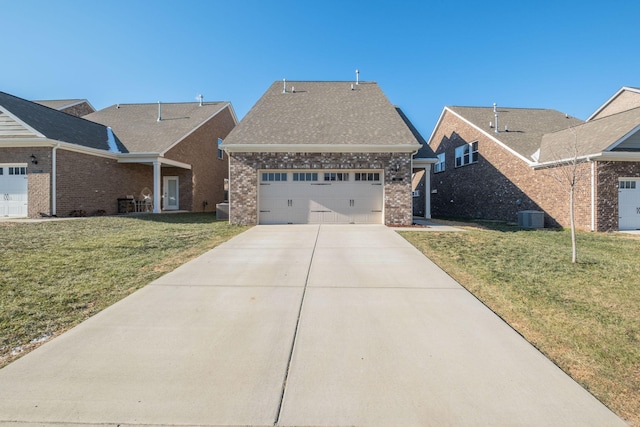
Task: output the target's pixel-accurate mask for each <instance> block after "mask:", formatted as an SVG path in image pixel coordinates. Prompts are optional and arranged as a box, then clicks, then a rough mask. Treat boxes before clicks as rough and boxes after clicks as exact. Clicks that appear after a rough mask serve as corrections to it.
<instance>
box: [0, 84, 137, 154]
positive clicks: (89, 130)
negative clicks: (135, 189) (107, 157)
mask: <svg viewBox="0 0 640 427" xmlns="http://www.w3.org/2000/svg"><path fill="white" fill-rule="evenodd" d="M0 105H1V106H2V107H3V108H5V109H6V110H8V111H9V112H11V114H13V115H14V116H16V117H17V118H18V119H20V120H21V121H23V122H24V123H26V124H27V125H29V126H31V127H32V128H34V129H35V130H37V131H38V132H40V133H41V134H43V135H44V136H46V137H47V138H49V139H52V140H56V141H61V142H68V143H71V144H76V145H81V146H84V147H89V148H96V149H99V150H106V151H109V143H108V132H107V128H106V126H103V125H101V124H98V123H94V122H91V121H88V120H85V119H82V118H80V117H75V116H72V115H69V114H66V113H63V112H61V111H57V110H55V109H52V108H49V107H45V106H43V105H40V104H36V103H35V102H31V101H27V100H26V99H22V98H18V97H17V96H13V95H9V94H8V93H4V92H0ZM115 143H116V146H117V148H118V150H120V152H122V153H126V152H127V149H126V148H125V147H124V145H122V143H121V142H120V140H119V139H118V137H117V136H115Z"/></svg>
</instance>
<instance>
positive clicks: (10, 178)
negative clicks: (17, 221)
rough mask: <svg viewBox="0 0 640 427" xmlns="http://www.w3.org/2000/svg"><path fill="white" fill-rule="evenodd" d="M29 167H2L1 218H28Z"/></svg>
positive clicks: (0, 173)
mask: <svg viewBox="0 0 640 427" xmlns="http://www.w3.org/2000/svg"><path fill="white" fill-rule="evenodd" d="M27 188H28V187H27V167H26V166H23V165H0V217H23V216H27V213H28V211H27V208H28V204H27Z"/></svg>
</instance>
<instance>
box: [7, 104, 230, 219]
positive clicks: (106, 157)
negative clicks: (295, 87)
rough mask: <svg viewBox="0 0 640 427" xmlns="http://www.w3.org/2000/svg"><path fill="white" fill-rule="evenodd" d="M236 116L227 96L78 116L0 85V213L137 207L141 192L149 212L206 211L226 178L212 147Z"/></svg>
mask: <svg viewBox="0 0 640 427" xmlns="http://www.w3.org/2000/svg"><path fill="white" fill-rule="evenodd" d="M159 110H160V112H161V113H162V116H161V117H159V115H158V111H159ZM236 123H237V119H236V117H235V113H234V112H233V109H232V107H231V104H230V103H228V102H214V103H202V102H201V103H197V102H196V103H181V104H160V106H159V105H157V104H137V105H128V104H127V105H114V106H112V107H108V108H106V109H104V110H101V111H97V112H93V113H90V114H89V115H87V116H85V118H80V117H76V116H74V115H70V114H67V113H64V112H61V111H58V110H56V109H53V108H49V107H46V106H43V105H41V104H38V103H34V102H30V101H27V100H24V99H21V98H18V97H16V96H13V95H9V94H6V93H2V92H0V193H1V194H4V197H2V198H0V216H5V217H6V216H11V217H40V216H68V215H71V214H74V215H94V214H115V213H118V212H122V211H130V210H139V208H142V206H141V205H140V204H139V203H134V200H135V199H138V200H140V199H141V197H142V196H147V200H146V201H147V202H148V204H147V205H146V206H144V208H145V209H149V210H150V211H153V212H160V211H162V210H177V209H180V210H189V211H213V210H214V209H215V204H216V203H218V202H221V201H223V199H224V189H223V186H224V178H226V176H227V161H226V159H224V158H222V157H223V156H222V151H221V150H219V149H218V144H219V141H220V140H221V139H222V138H224V137H226V136H227V134H228V133H229V132H230V131H231V129H232V128H233V127H234V126H235V124H236ZM119 133H120V134H122V136H120V135H119ZM143 193H144V194H143ZM158 195H160V197H158ZM131 197H133V200H132V199H131Z"/></svg>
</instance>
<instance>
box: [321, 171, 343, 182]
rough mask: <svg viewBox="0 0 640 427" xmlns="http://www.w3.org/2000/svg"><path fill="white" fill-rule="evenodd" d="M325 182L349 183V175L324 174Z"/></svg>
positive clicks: (337, 173) (341, 173) (338, 173)
mask: <svg viewBox="0 0 640 427" xmlns="http://www.w3.org/2000/svg"><path fill="white" fill-rule="evenodd" d="M324 180H325V181H349V174H348V173H343V172H325V174H324Z"/></svg>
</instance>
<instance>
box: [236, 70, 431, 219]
mask: <svg viewBox="0 0 640 427" xmlns="http://www.w3.org/2000/svg"><path fill="white" fill-rule="evenodd" d="M407 123H408V120H407V119H406V117H404V116H403V115H401V114H400V113H399V110H398V109H397V108H396V107H394V106H392V105H391V104H390V103H389V101H388V100H387V98H386V96H385V95H384V93H383V92H382V90H381V89H380V87H379V86H378V85H377V84H376V83H370V82H367V83H357V82H356V83H351V82H308V81H295V82H278V81H277V82H275V83H273V84H272V85H271V87H270V88H269V89H268V90H267V91H266V93H265V94H264V95H263V96H262V97H261V98H260V100H258V102H257V103H256V104H255V106H254V107H253V108H252V109H251V111H249V113H248V114H247V115H246V117H245V118H244V119H243V120H242V121H241V122H240V124H239V125H238V126H237V127H236V128H235V129H234V130H233V131H232V132H231V134H230V135H229V136H228V138H227V139H226V140H225V141H224V143H223V147H224V149H225V150H226V152H227V153H228V154H229V172H230V179H229V202H230V212H229V215H230V217H229V220H230V222H231V223H237V224H282V223H376V224H389V225H408V224H411V223H412V194H411V190H412V188H411V184H412V183H411V177H412V156H413V154H415V153H416V152H417V151H418V150H419V149H420V148H421V145H420V143H419V141H418V139H417V138H416V135H415V134H414V132H413V131H412V128H410V127H409V126H408V124H407ZM431 161H432V162H433V161H435V159H434V158H432V159H431Z"/></svg>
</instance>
